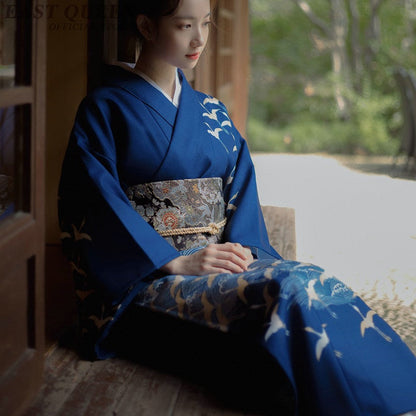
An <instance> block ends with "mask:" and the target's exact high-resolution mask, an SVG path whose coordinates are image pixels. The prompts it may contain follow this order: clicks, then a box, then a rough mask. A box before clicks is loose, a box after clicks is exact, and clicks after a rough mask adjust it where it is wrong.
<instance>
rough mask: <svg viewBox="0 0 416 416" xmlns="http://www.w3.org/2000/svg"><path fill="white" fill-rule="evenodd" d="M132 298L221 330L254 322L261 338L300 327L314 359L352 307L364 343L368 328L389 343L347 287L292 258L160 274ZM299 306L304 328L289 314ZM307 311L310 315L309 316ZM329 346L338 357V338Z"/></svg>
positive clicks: (246, 326) (351, 315)
mask: <svg viewBox="0 0 416 416" xmlns="http://www.w3.org/2000/svg"><path fill="white" fill-rule="evenodd" d="M135 302H136V303H137V304H139V305H141V306H145V307H150V308H152V309H154V310H158V311H161V310H163V311H165V312H167V313H169V314H172V315H175V316H177V317H180V318H183V319H187V320H191V321H194V322H198V323H203V324H205V325H207V326H209V327H212V328H216V329H219V330H221V331H225V332H236V331H237V332H241V331H246V330H253V327H256V328H257V331H259V334H260V336H261V337H262V338H263V340H264V342H265V343H268V342H276V339H278V338H279V339H281V340H282V339H289V338H290V337H291V335H292V333H294V332H298V333H299V331H300V332H302V331H303V332H304V333H305V334H308V335H307V337H308V339H309V342H310V344H311V345H312V348H311V350H312V351H313V355H314V357H315V359H316V362H317V363H319V362H320V361H321V360H322V357H323V356H324V354H325V353H326V351H327V349H328V347H329V346H330V345H331V331H332V330H333V328H334V325H335V326H336V327H337V328H338V331H339V329H341V328H342V325H343V319H344V318H343V317H344V316H345V315H344V314H345V307H347V308H348V309H349V308H352V310H354V311H355V312H354V313H349V314H348V317H349V318H348V319H352V320H353V323H354V327H355V328H356V333H357V334H358V336H359V338H361V339H363V340H364V342H365V337H366V336H367V335H368V331H369V330H370V329H372V330H374V331H375V333H376V334H378V335H379V336H380V337H381V338H382V339H384V340H385V341H386V342H392V338H391V337H390V336H389V335H387V334H386V333H384V332H383V331H382V330H381V329H380V328H379V327H378V326H377V324H376V323H375V322H376V321H375V320H376V319H377V318H376V317H377V314H376V313H375V312H374V311H373V310H371V309H369V308H368V307H367V306H366V305H365V304H364V303H363V302H362V301H361V300H360V299H359V298H358V297H357V296H356V294H355V293H354V292H353V291H352V289H350V288H349V287H348V286H346V285H345V284H344V283H342V282H341V281H340V280H338V279H336V278H335V277H333V276H328V275H326V274H325V272H324V270H323V269H322V268H320V267H318V266H315V265H313V264H308V263H300V262H296V261H287V260H286V261H285V260H258V261H255V262H254V263H253V264H252V265H251V266H250V268H249V270H248V271H246V272H244V273H240V274H224V273H220V274H210V275H208V276H201V277H195V276H180V277H179V276H165V277H163V278H161V279H158V280H155V281H154V282H153V283H151V284H150V285H149V287H148V288H147V289H145V290H143V291H141V292H140V293H139V294H138V295H137V296H136V298H135ZM338 307H339V308H340V309H337V308H338ZM298 308H301V309H302V311H303V314H304V315H303V319H304V322H305V324H304V326H303V327H299V323H298V322H295V321H293V322H292V321H291V318H290V316H291V312H293V311H296V309H298ZM342 308H344V312H343V313H341V312H340V311H341V310H342ZM364 308H367V311H364ZM350 310H351V309H350ZM308 313H309V315H311V316H312V315H313V316H314V318H313V319H312V320H309V319H308V317H307V316H308ZM317 314H318V315H319V319H318V320H317V319H315V318H316V316H317ZM380 321H382V320H381V319H380ZM281 337H283V338H281ZM274 338H275V340H274V341H273V339H274ZM330 349H331V351H332V353H333V355H334V357H336V359H342V358H343V352H342V351H341V349H342V348H339V343H338V345H337V347H334V346H331V348H330Z"/></svg>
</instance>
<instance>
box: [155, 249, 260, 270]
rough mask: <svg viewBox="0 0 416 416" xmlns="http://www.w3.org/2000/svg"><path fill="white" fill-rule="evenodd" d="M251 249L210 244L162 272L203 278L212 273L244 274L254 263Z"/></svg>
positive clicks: (164, 267) (181, 258) (165, 266)
mask: <svg viewBox="0 0 416 416" xmlns="http://www.w3.org/2000/svg"><path fill="white" fill-rule="evenodd" d="M253 260H254V259H253V256H252V254H251V251H250V249H249V248H246V247H243V246H242V245H241V244H239V243H224V244H209V245H208V246H206V247H205V248H203V249H202V250H199V251H197V252H196V253H194V254H191V255H190V256H180V257H177V258H175V259H173V260H172V261H170V262H169V263H167V264H165V265H164V266H163V267H162V268H161V270H162V271H164V272H166V273H169V274H183V275H195V276H203V275H205V274H210V273H242V272H244V271H246V270H247V268H248V266H249V265H250V263H252V262H253Z"/></svg>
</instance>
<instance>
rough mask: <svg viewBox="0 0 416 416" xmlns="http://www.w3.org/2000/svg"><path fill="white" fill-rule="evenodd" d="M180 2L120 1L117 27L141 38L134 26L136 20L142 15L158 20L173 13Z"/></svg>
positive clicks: (156, 0)
mask: <svg viewBox="0 0 416 416" xmlns="http://www.w3.org/2000/svg"><path fill="white" fill-rule="evenodd" d="M180 1H181V0H121V1H120V2H119V27H120V28H121V29H122V30H124V31H126V32H129V33H131V34H134V35H135V36H137V37H138V39H139V40H140V41H142V40H143V36H142V34H141V33H140V31H139V30H138V29H137V26H136V18H137V16H138V15H139V14H143V15H145V16H147V17H149V18H151V19H156V20H157V19H159V18H161V17H163V16H169V15H172V14H173V13H175V10H176V9H177V8H178V6H179V3H180Z"/></svg>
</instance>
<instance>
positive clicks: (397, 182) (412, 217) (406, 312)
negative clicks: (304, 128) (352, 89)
mask: <svg viewBox="0 0 416 416" xmlns="http://www.w3.org/2000/svg"><path fill="white" fill-rule="evenodd" d="M253 161H254V164H255V167H256V172H257V182H258V188H259V196H260V202H261V203H262V204H263V205H277V206H287V207H292V208H295V210H296V238H297V258H298V260H300V261H305V262H311V263H315V264H318V265H320V266H322V267H324V268H325V269H326V270H327V271H328V273H332V274H334V275H336V276H337V277H338V278H340V279H341V280H343V281H344V282H346V283H347V284H349V285H350V286H351V287H352V288H353V289H354V290H355V291H356V292H357V293H358V294H359V295H360V296H361V297H363V298H364V299H365V300H366V301H367V302H368V303H369V305H370V306H371V307H373V308H374V309H375V310H376V311H377V312H378V313H379V314H380V315H382V316H383V317H384V318H385V319H386V320H387V321H388V322H389V323H390V324H391V325H392V326H393V327H394V328H395V329H396V330H397V332H398V333H399V334H400V335H401V336H402V337H403V338H404V339H405V340H406V342H407V343H408V344H409V346H410V347H411V348H412V349H413V351H414V352H415V353H416V180H410V179H401V178H393V177H390V176H389V175H388V173H389V172H391V160H386V159H383V158H378V159H377V158H366V159H361V160H357V159H356V158H348V157H345V156H344V157H338V158H336V157H329V156H320V155H288V154H253ZM372 172H376V173H372Z"/></svg>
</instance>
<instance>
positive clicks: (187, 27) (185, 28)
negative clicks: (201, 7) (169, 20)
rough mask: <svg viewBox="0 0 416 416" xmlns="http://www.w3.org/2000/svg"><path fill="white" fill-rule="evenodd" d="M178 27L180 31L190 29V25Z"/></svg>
mask: <svg viewBox="0 0 416 416" xmlns="http://www.w3.org/2000/svg"><path fill="white" fill-rule="evenodd" d="M179 27H180V28H181V29H184V30H187V29H190V28H191V27H192V25H190V24H183V25H180V26H179Z"/></svg>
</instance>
